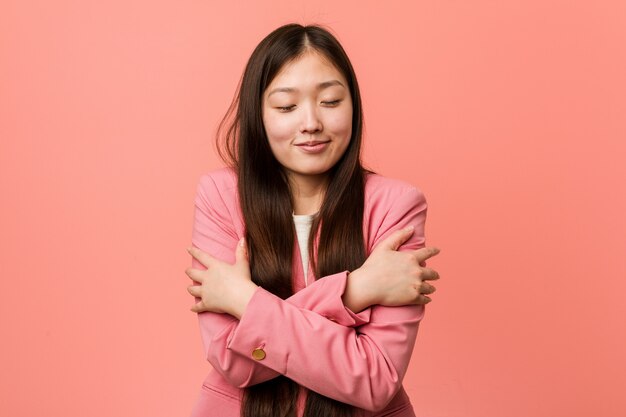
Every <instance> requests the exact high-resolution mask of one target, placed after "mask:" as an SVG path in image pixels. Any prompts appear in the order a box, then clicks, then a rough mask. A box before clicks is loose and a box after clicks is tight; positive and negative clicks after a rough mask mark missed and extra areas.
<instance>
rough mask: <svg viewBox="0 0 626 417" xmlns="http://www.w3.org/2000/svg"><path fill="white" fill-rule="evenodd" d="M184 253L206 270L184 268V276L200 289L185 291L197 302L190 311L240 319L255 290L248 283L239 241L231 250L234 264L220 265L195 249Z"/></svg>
mask: <svg viewBox="0 0 626 417" xmlns="http://www.w3.org/2000/svg"><path fill="white" fill-rule="evenodd" d="M187 251H188V252H189V253H190V254H191V256H193V257H194V258H196V259H197V260H198V261H199V262H200V263H201V264H202V265H204V266H205V267H206V268H207V269H206V270H201V269H194V268H187V269H186V270H185V273H186V274H187V275H188V276H189V278H191V279H192V280H193V281H195V282H197V283H199V284H200V285H196V284H194V285H190V286H189V287H187V291H189V293H190V294H191V295H193V296H195V297H199V298H201V300H200V301H199V302H197V303H196V304H195V305H194V306H193V307H191V311H193V312H195V313H201V312H203V311H212V312H214V313H228V314H230V315H232V316H235V317H237V318H238V319H239V318H241V315H243V312H244V310H245V307H246V306H247V305H248V301H250V298H251V297H252V294H254V291H256V289H257V288H258V286H257V285H256V284H255V283H254V282H252V277H251V275H250V265H249V264H248V256H247V253H246V246H245V242H244V239H243V238H242V239H241V240H240V241H239V243H238V244H237V248H236V249H235V263H234V264H232V265H231V264H228V263H226V262H222V261H220V260H218V259H216V258H214V257H212V256H211V255H209V254H208V253H206V252H203V251H201V250H200V249H198V248H195V247H191V248H187Z"/></svg>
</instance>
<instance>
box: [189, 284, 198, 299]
mask: <svg viewBox="0 0 626 417" xmlns="http://www.w3.org/2000/svg"><path fill="white" fill-rule="evenodd" d="M187 291H188V292H189V294H191V295H193V296H194V297H198V298H200V295H201V294H200V286H199V285H190V286H188V287H187Z"/></svg>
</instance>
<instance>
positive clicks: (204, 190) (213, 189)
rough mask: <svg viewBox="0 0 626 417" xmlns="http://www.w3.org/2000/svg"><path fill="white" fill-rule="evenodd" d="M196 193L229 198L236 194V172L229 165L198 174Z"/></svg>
mask: <svg viewBox="0 0 626 417" xmlns="http://www.w3.org/2000/svg"><path fill="white" fill-rule="evenodd" d="M196 191H197V193H196V194H197V195H198V196H200V195H204V196H206V197H209V198H210V197H217V196H219V197H221V198H222V199H227V200H230V199H232V198H233V197H235V196H236V195H237V174H236V173H235V170H234V169H233V168H230V167H224V168H218V169H215V170H212V171H207V172H204V173H202V174H201V175H200V178H199V180H198V185H197V190H196Z"/></svg>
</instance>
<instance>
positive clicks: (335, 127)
mask: <svg viewBox="0 0 626 417" xmlns="http://www.w3.org/2000/svg"><path fill="white" fill-rule="evenodd" d="M327 126H328V128H330V129H331V130H332V131H333V132H335V133H336V134H339V135H341V136H347V138H349V137H350V135H351V134H352V110H351V109H348V110H345V111H343V112H338V113H337V114H335V115H333V117H332V118H330V119H329V120H328V121H327Z"/></svg>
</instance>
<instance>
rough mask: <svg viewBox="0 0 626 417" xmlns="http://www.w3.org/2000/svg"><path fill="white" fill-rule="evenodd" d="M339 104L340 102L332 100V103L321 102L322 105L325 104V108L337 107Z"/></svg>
mask: <svg viewBox="0 0 626 417" xmlns="http://www.w3.org/2000/svg"><path fill="white" fill-rule="evenodd" d="M340 102H341V100H333V101H322V104H325V105H327V106H331V107H334V106H337V105H338V104H339V103H340Z"/></svg>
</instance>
